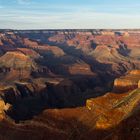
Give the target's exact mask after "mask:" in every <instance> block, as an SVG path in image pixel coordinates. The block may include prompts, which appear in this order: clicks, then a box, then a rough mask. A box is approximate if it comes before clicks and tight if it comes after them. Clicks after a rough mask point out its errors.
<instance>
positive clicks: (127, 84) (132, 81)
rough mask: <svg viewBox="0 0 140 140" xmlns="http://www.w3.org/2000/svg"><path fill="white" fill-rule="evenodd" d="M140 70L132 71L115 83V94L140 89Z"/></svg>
mask: <svg viewBox="0 0 140 140" xmlns="http://www.w3.org/2000/svg"><path fill="white" fill-rule="evenodd" d="M139 79H140V70H133V71H130V72H129V73H128V74H127V75H126V76H123V77H121V78H117V79H116V80H115V81H114V92H127V91H129V90H133V89H136V88H138V87H139Z"/></svg>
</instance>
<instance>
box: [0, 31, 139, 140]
mask: <svg viewBox="0 0 140 140" xmlns="http://www.w3.org/2000/svg"><path fill="white" fill-rule="evenodd" d="M139 42H140V32H139V30H124V31H120V30H61V31H59V30H56V31H53V30H52V31H51V30H49V31H6V30H5V31H1V32H0V97H1V99H0V121H1V123H0V132H1V133H0V139H2V140H3V139H4V140H16V139H21V140H22V139H27V140H28V139H29V140H31V139H33V140H36V139H37V140H38V139H40V140H43V139H48V138H49V139H50V140H51V139H52V140H54V139H57V138H59V139H62V140H63V139H64V140H66V139H73V140H77V139H83V140H86V139H89V138H90V139H93V138H94V139H95V140H96V139H97V140H99V139H101V140H102V139H126V138H127V137H133V136H134V135H135V133H137V134H139V132H137V131H138V130H139V123H137V122H139V118H138V116H139V103H140V94H139V93H140V91H139V88H140V70H139V69H140V61H139V60H140V57H139V55H140V50H139V49H140V45H139ZM132 69H134V70H132ZM131 70H132V71H131ZM122 75H124V76H122ZM120 76H121V77H120ZM118 77H120V78H118ZM114 79H115V80H114ZM113 81H114V85H113ZM112 89H113V90H112ZM106 92H108V93H106ZM104 94H105V95H104ZM56 108H57V109H56ZM130 119H132V121H130ZM26 120H28V121H26ZM14 121H15V122H14ZM133 122H134V123H133ZM17 123H19V124H17ZM126 126H127V127H126ZM131 126H133V128H132V127H131ZM40 130H41V131H40ZM128 131H130V133H126V134H123V132H128ZM132 140H133V138H132Z"/></svg>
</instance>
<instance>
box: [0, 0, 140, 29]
mask: <svg viewBox="0 0 140 140" xmlns="http://www.w3.org/2000/svg"><path fill="white" fill-rule="evenodd" d="M110 28H111V29H124V28H125V29H126V28H140V0H0V29H110Z"/></svg>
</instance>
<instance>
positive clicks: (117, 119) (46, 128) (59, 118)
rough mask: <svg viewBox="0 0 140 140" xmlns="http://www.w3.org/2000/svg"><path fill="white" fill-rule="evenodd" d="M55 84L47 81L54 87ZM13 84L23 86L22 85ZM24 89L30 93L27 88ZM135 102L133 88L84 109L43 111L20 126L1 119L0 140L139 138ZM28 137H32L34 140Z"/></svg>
mask: <svg viewBox="0 0 140 140" xmlns="http://www.w3.org/2000/svg"><path fill="white" fill-rule="evenodd" d="M133 72H134V71H132V72H130V73H133ZM125 77H126V76H125ZM60 81H61V80H60ZM60 81H59V82H60ZM59 82H58V81H50V83H53V84H55V85H58V83H59ZM70 83H71V82H70V81H65V82H64V83H63V84H64V85H65V86H68V85H69V84H70ZM17 84H18V86H19V85H20V86H21V85H22V86H23V87H24V88H25V87H27V85H26V86H25V84H21V83H17ZM43 87H44V86H43ZM28 88H29V89H31V90H32V86H31V85H28ZM128 90H129V89H128ZM24 93H25V92H24ZM28 97H29V96H28ZM20 103H21V104H22V102H20ZM139 103H140V90H139V88H136V89H134V90H131V91H127V93H121V94H118V93H117V94H116V93H113V92H110V93H107V94H106V95H104V96H101V97H98V98H92V99H88V100H87V103H86V106H85V107H77V108H71V109H45V110H44V111H43V112H42V113H41V114H39V115H37V116H35V117H34V118H32V120H28V121H24V123H20V124H15V123H13V122H12V123H11V121H10V120H7V119H6V118H3V121H2V122H1V126H2V127H0V130H1V133H0V137H2V138H5V139H8V140H9V139H10V140H13V139H17V138H18V137H20V139H22V138H23V137H21V136H24V139H25V138H26V139H30V138H31V137H32V138H33V139H35V140H36V139H42V140H43V139H47V138H48V137H49V139H52V140H54V139H56V138H58V137H59V138H60V139H64V140H65V139H73V140H77V139H82V140H87V139H89V136H90V139H95V140H99V139H100V140H103V139H104V138H107V139H115V138H117V139H119V140H121V139H126V138H130V140H133V138H134V137H136V138H139V127H140V125H139V113H140V108H139ZM2 105H4V104H2ZM6 130H7V131H6ZM39 130H41V131H39ZM9 132H10V133H9ZM124 132H126V133H124ZM127 132H129V133H127ZM8 133H9V135H7V134H8ZM2 134H5V135H2ZM32 134H35V137H34V136H32Z"/></svg>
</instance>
